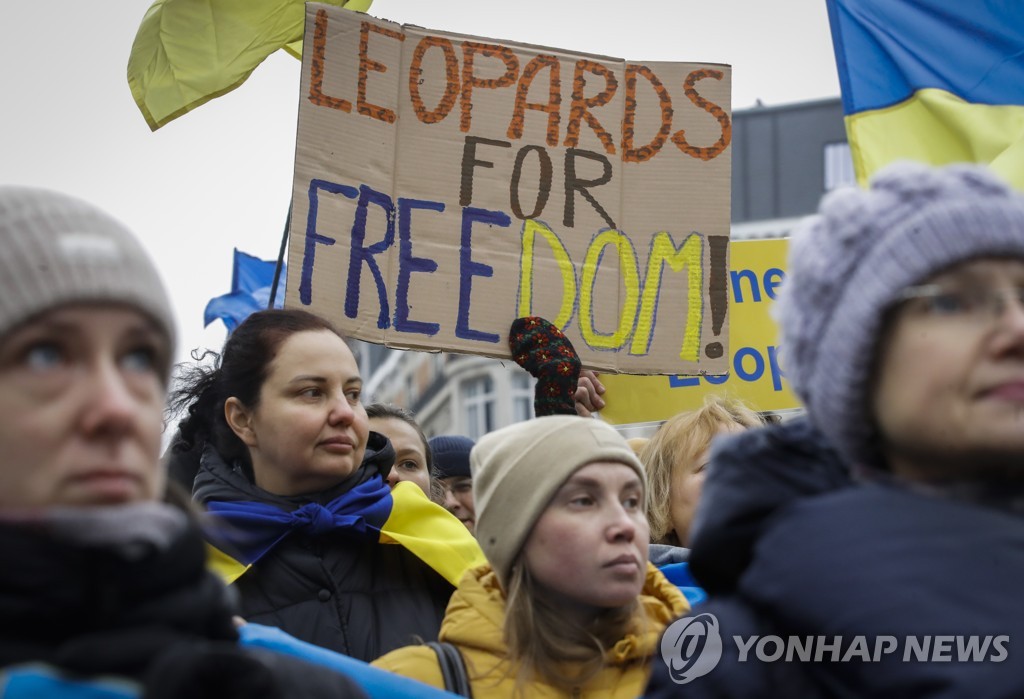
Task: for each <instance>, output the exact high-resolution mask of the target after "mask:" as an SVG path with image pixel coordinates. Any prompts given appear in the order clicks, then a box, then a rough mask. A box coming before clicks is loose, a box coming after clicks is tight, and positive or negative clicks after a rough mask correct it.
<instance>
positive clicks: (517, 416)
mask: <svg viewBox="0 0 1024 699" xmlns="http://www.w3.org/2000/svg"><path fill="white" fill-rule="evenodd" d="M532 417H533V378H531V377H530V375H529V374H520V373H515V374H512V421H513V422H522V421H524V420H529V419H530V418H532Z"/></svg>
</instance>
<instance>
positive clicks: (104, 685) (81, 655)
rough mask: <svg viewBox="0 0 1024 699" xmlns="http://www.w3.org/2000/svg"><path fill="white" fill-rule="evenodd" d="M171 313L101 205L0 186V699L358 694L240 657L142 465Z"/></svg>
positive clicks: (311, 673) (244, 653)
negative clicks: (28, 698) (22, 698)
mask: <svg viewBox="0 0 1024 699" xmlns="http://www.w3.org/2000/svg"><path fill="white" fill-rule="evenodd" d="M174 334H175V333H174V320H173V317H172V314H171V308H170V303H169V299H168V297H167V294H166V293H165V291H164V289H163V287H162V285H161V284H160V281H159V276H158V274H157V271H156V268H155V267H154V266H153V263H152V262H151V261H150V259H149V257H148V256H147V255H146V253H145V252H144V250H143V249H142V246H141V245H140V244H139V242H138V241H137V240H136V239H135V237H134V236H133V235H132V233H131V232H130V231H128V229H126V228H125V227H124V226H123V225H122V224H121V223H119V222H117V221H115V220H114V219H112V218H111V217H110V216H108V215H107V214H106V213H104V212H102V211H100V210H99V209H97V208H95V207H93V206H91V205H90V204H87V203H85V202H82V201H79V200H77V199H73V198H71V197H68V196H66V195H63V194H59V193H56V192H51V191H48V190H42V189H36V188H28V187H10V186H0V454H2V455H3V456H2V457H0V459H2V465H0V555H2V558H3V561H4V563H3V565H2V566H0V695H3V696H39V697H44V696H45V697H51V696H61V697H69V698H72V697H136V696H144V697H179V696H210V695H216V696H221V697H230V696H247V697H250V696H262V697H285V696H299V695H301V696H323V697H327V696H330V697H344V696H362V694H361V692H359V690H358V689H356V688H355V687H354V685H353V684H352V683H351V682H350V681H349V680H347V679H346V678H344V677H342V676H341V675H338V674H336V673H333V672H330V671H328V670H326V669H323V668H318V667H315V666H312V665H307V664H306V663H303V662H300V661H296V660H293V659H291V658H287V657H285V656H279V655H276V654H270V653H267V652H266V651H256V650H250V649H246V648H242V647H240V645H239V638H238V632H237V630H236V628H235V625H234V623H233V621H232V612H233V608H232V607H231V606H230V605H229V604H228V597H227V594H226V590H225V589H224V587H223V585H222V584H221V583H220V582H219V581H218V580H217V579H216V578H215V576H214V575H213V574H212V573H210V572H208V571H207V570H206V565H205V564H206V550H205V546H204V543H203V538H202V535H201V534H200V532H199V528H198V526H197V524H196V523H195V522H194V521H193V518H191V517H190V516H188V515H187V514H186V512H185V511H184V510H182V509H180V508H177V507H174V506H172V505H169V504H166V503H165V502H163V498H164V489H165V476H164V469H163V468H162V467H161V465H160V462H159V455H160V435H161V431H162V427H163V424H162V418H163V409H164V397H165V393H166V389H167V380H168V375H169V370H170V362H171V358H172V356H173V353H174Z"/></svg>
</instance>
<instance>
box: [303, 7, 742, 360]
mask: <svg viewBox="0 0 1024 699" xmlns="http://www.w3.org/2000/svg"><path fill="white" fill-rule="evenodd" d="M306 7H307V17H306V36H305V44H304V46H305V48H304V53H303V77H302V85H301V92H300V108H299V125H298V141H297V147H296V159H295V181H294V188H293V206H292V212H293V213H292V219H291V238H290V249H289V258H288V264H289V267H288V268H289V270H290V274H289V275H288V276H289V278H288V292H287V299H286V305H287V306H289V307H295V308H304V309H307V310H310V311H313V312H315V313H318V314H320V315H323V316H325V317H328V318H330V319H331V320H332V321H334V322H335V323H336V324H337V325H338V326H339V328H341V329H342V330H343V331H344V332H346V333H347V334H349V335H351V336H353V337H356V338H359V339H362V340H368V341H371V342H377V343H383V344H387V345H389V346H394V347H407V348H417V349H436V350H446V351H453V352H465V353H473V354H480V355H485V356H491V357H508V356H509V349H508V344H507V336H508V329H509V326H510V325H511V323H512V321H513V320H514V319H515V318H517V317H519V316H525V315H539V316H542V317H544V318H547V319H548V320H550V321H552V322H553V323H555V324H556V325H558V326H559V327H560V328H562V329H563V330H564V331H565V333H566V335H567V336H568V337H569V339H570V340H571V341H572V343H573V345H574V346H575V347H576V349H577V350H578V351H579V353H580V356H581V358H582V360H583V363H584V365H585V366H587V367H590V368H594V369H599V370H602V371H606V372H627V373H671V374H696V373H711V374H716V373H718V374H720V373H723V372H724V371H725V370H726V369H727V361H728V351H727V345H728V337H729V334H728V322H727V313H726V308H727V303H726V298H725V297H726V270H727V266H728V241H729V215H730V211H729V193H730V192H729V190H730V156H731V148H730V147H729V144H730V140H731V133H732V125H731V120H730V101H729V100H730V77H731V76H730V71H729V67H728V66H724V65H709V64H695V63H654V62H651V63H638V62H626V61H624V60H620V59H615V58H607V57H601V56H593V55H588V54H578V53H572V52H569V51H562V50H556V49H546V48H541V47H536V46H527V45H523V44H517V43H512V42H503V41H496V40H491V39H480V38H474V37H469V36H460V35H455V34H450V33H445V32H439V31H430V30H425V29H421V28H418V27H412V26H401V25H397V24H394V23H391V22H386V21H382V20H377V19H374V18H372V17H368V16H366V15H362V14H356V13H353V12H348V11H345V10H341V9H338V8H335V7H331V6H327V5H320V4H315V3H310V4H308V5H307V6H306Z"/></svg>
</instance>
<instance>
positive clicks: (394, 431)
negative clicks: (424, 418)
mask: <svg viewBox="0 0 1024 699" xmlns="http://www.w3.org/2000/svg"><path fill="white" fill-rule="evenodd" d="M366 415H367V417H369V418H370V429H371V430H373V431H374V432H378V433H380V434H382V435H384V436H385V437H387V438H388V441H389V442H391V446H392V447H394V450H395V458H394V461H393V462H392V464H391V469H390V470H389V471H388V475H387V477H386V478H385V480H387V483H388V485H389V486H391V487H392V488H394V487H395V486H396V485H398V484H399V483H401V482H402V481H409V482H411V483H414V484H416V485H417V486H419V488H420V490H422V491H423V492H424V493H425V494H426V496H427V497H430V498H432V499H433V500H434V501H435V502H436V501H438V497H439V496H440V491H439V489H437V487H436V486H435V484H434V482H433V479H432V478H431V471H432V470H433V468H434V459H433V454H432V453H431V451H430V444H429V443H428V442H427V435H425V434H423V428H422V427H420V425H419V423H418V422H416V418H414V417H413V416H412V413H410V412H409V411H408V410H404V409H403V408H399V407H396V406H394V405H388V404H386V403H374V404H373V405H368V406H366Z"/></svg>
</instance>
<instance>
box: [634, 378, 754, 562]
mask: <svg viewBox="0 0 1024 699" xmlns="http://www.w3.org/2000/svg"><path fill="white" fill-rule="evenodd" d="M762 425H764V421H763V420H762V419H761V417H760V416H759V415H758V414H757V413H756V412H754V411H753V410H751V409H750V408H748V407H747V406H746V405H744V404H743V403H742V402H740V401H738V400H735V399H727V398H722V397H721V396H717V395H714V394H712V395H709V396H708V397H707V398H706V399H705V401H704V405H703V406H702V407H701V408H698V409H696V410H686V411H683V412H681V413H677V414H676V415H673V416H672V417H671V418H669V419H668V420H666V421H665V422H664V424H662V425H661V426H660V427H659V428H658V430H657V432H655V433H654V435H653V436H652V437H651V439H650V440H649V441H648V442H647V444H646V445H645V446H644V448H643V450H642V451H641V453H640V461H641V462H642V463H643V464H644V469H645V470H646V471H647V483H648V490H647V521H648V522H649V523H650V525H651V543H653V544H666V545H669V546H687V545H689V537H690V523H691V522H692V521H693V515H694V512H696V510H697V503H698V502H699V501H700V494H701V488H702V486H703V484H704V478H705V475H706V469H707V464H708V452H709V451H710V449H711V443H712V441H713V440H714V439H715V438H717V437H719V436H720V435H724V434H732V433H736V432H742V431H743V430H746V429H749V428H751V427H760V426H762Z"/></svg>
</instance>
